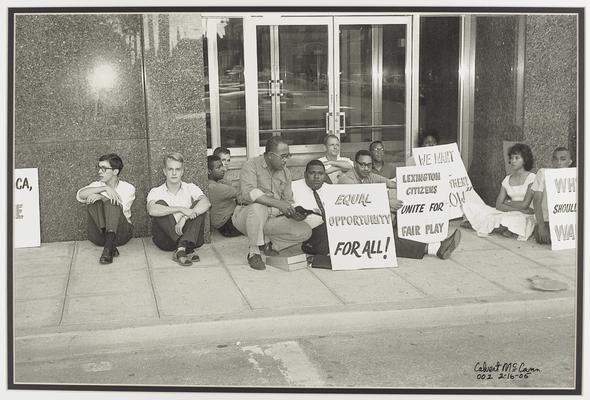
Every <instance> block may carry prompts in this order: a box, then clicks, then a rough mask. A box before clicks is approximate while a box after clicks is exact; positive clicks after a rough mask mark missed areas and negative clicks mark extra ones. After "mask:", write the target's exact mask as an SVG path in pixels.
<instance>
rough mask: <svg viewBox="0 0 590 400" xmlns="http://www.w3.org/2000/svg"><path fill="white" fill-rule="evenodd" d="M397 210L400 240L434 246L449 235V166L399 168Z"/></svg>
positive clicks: (397, 173) (397, 174) (397, 172)
mask: <svg viewBox="0 0 590 400" xmlns="http://www.w3.org/2000/svg"><path fill="white" fill-rule="evenodd" d="M396 176H397V198H398V200H401V201H402V202H403V206H402V207H401V208H400V209H399V210H397V213H396V214H397V234H398V236H399V237H402V238H406V239H411V240H414V241H416V242H421V243H435V242H440V241H441V240H443V239H445V238H446V237H447V233H448V231H449V205H448V203H447V200H448V198H449V180H448V170H447V168H446V166H435V167H398V168H397V171H396Z"/></svg>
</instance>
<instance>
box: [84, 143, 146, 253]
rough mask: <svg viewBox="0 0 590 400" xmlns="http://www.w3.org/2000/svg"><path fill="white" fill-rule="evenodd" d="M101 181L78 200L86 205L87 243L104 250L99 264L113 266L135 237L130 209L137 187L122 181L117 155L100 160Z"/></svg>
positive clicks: (94, 183) (87, 189)
mask: <svg viewBox="0 0 590 400" xmlns="http://www.w3.org/2000/svg"><path fill="white" fill-rule="evenodd" d="M97 169H98V175H99V180H98V181H95V182H92V183H91V184H90V185H88V186H85V187H83V188H82V189H80V190H78V192H77V193H76V199H77V200H78V201H79V202H81V203H85V204H87V210H88V223H87V225H86V232H87V235H88V240H90V241H91V242H92V243H94V244H96V245H97V246H103V250H102V254H101V256H100V259H99V262H100V263H101V264H111V263H112V262H113V257H117V256H118V255H119V250H118V249H117V247H116V246H122V245H124V244H125V243H127V242H128V241H129V239H131V237H132V236H133V225H131V205H132V204H133V200H135V187H133V185H131V184H130V183H127V182H125V181H122V180H120V179H119V175H120V174H121V171H122V170H123V161H122V160H121V158H120V157H119V156H118V155H116V154H106V155H103V156H101V157H100V158H99V159H98V166H97Z"/></svg>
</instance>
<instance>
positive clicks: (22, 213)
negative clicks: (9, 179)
mask: <svg viewBox="0 0 590 400" xmlns="http://www.w3.org/2000/svg"><path fill="white" fill-rule="evenodd" d="M14 189H15V190H14V247H15V248H20V247H38V246H40V245H41V227H40V220H39V180H38V175H37V168H21V169H15V170H14Z"/></svg>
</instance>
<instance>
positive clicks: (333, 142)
mask: <svg viewBox="0 0 590 400" xmlns="http://www.w3.org/2000/svg"><path fill="white" fill-rule="evenodd" d="M324 146H325V148H326V155H325V156H324V157H322V158H319V159H318V160H319V161H321V162H322V163H323V164H324V167H325V168H326V178H325V182H326V183H338V178H340V175H342V174H343V173H345V172H347V171H350V170H351V169H352V167H353V163H352V160H351V159H350V158H346V157H340V139H338V136H336V135H326V137H325V138H324Z"/></svg>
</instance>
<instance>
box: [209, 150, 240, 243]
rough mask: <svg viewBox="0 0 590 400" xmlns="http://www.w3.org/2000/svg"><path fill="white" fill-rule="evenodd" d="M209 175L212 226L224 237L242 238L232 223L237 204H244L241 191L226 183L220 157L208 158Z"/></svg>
mask: <svg viewBox="0 0 590 400" xmlns="http://www.w3.org/2000/svg"><path fill="white" fill-rule="evenodd" d="M207 175H208V178H209V201H210V202H211V210H210V215H211V226H212V227H213V228H215V229H217V230H218V231H219V233H221V234H222V235H223V236H226V237H234V236H240V235H241V233H240V231H238V230H237V229H236V227H235V226H234V224H233V223H232V221H231V217H232V215H233V213H234V210H235V209H236V205H237V203H241V202H242V195H241V194H240V191H239V190H238V189H236V188H234V187H233V186H231V185H228V184H226V183H224V182H223V181H222V180H223V178H224V177H225V168H224V166H223V163H222V162H221V159H220V158H219V157H218V156H215V155H213V156H209V157H207Z"/></svg>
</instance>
